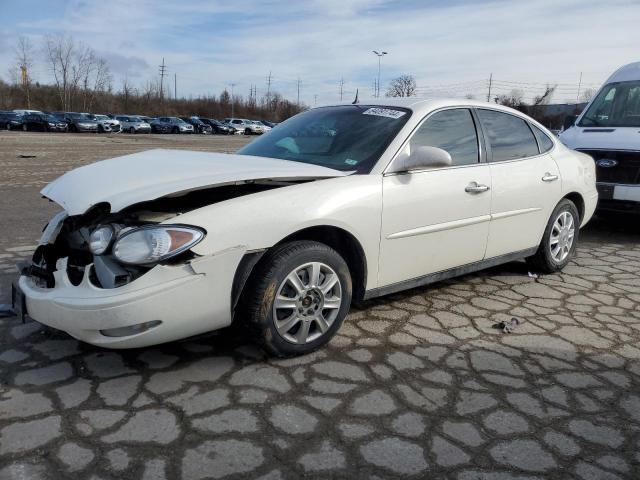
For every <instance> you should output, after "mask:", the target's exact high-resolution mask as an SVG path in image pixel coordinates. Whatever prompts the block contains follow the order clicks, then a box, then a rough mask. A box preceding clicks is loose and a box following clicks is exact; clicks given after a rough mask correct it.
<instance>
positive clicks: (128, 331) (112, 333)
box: [100, 320, 162, 337]
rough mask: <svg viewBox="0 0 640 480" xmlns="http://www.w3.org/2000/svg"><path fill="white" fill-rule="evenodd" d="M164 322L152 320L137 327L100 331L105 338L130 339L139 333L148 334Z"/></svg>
mask: <svg viewBox="0 0 640 480" xmlns="http://www.w3.org/2000/svg"><path fill="white" fill-rule="evenodd" d="M161 323H162V322H161V321H160V320H151V321H150V322H144V323H138V324H136V325H130V326H128V327H118V328H109V329H107V330H100V333H101V334H102V335H104V336H105V337H129V336H131V335H137V334H138V333H143V332H146V331H147V330H151V329H152V328H155V327H157V326H158V325H160V324H161Z"/></svg>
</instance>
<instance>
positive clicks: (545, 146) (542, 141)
mask: <svg viewBox="0 0 640 480" xmlns="http://www.w3.org/2000/svg"><path fill="white" fill-rule="evenodd" d="M531 128H532V129H533V133H534V134H535V135H536V139H537V140H538V145H539V146H540V153H545V152H548V151H549V150H551V149H552V148H553V140H551V139H550V138H549V135H547V134H546V133H544V132H543V131H542V130H540V129H539V128H538V127H536V126H535V125H531Z"/></svg>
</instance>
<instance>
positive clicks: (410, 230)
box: [14, 99, 597, 356]
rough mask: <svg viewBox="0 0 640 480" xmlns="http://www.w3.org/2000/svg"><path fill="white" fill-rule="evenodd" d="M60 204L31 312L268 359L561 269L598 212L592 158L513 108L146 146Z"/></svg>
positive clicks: (68, 188) (467, 108)
mask: <svg viewBox="0 0 640 480" xmlns="http://www.w3.org/2000/svg"><path fill="white" fill-rule="evenodd" d="M42 194H43V195H44V196H45V197H47V198H49V199H51V200H53V201H55V202H57V203H58V204H59V205H60V206H61V207H62V208H63V209H64V210H63V211H62V212H61V213H60V214H59V215H57V216H56V217H54V218H53V219H52V220H51V221H50V222H49V224H48V226H47V227H46V228H45V230H44V232H43V235H42V239H41V241H40V246H39V248H38V249H37V250H36V252H35V254H34V257H33V259H32V261H31V262H30V263H29V264H28V265H26V266H24V267H23V268H22V274H21V276H20V279H19V282H18V284H17V287H16V290H15V292H14V293H15V295H14V300H15V302H16V308H17V310H18V311H19V313H20V314H21V315H24V314H28V315H29V316H30V317H32V318H33V319H35V320H37V321H39V322H41V323H44V324H46V325H49V326H51V327H54V328H57V329H60V330H64V331H65V332H68V333H69V334H70V335H72V336H73V337H75V338H78V339H80V340H84V341H86V342H89V343H92V344H95V345H101V346H105V347H112V348H127V347H142V346H147V345H153V344H158V343H162V342H168V341H172V340H178V339H182V338H185V337H189V336H192V335H197V334H201V333H203V332H207V331H211V330H216V329H219V328H222V327H226V326H228V325H230V324H231V322H232V321H235V322H243V324H244V325H245V326H246V331H247V332H250V333H253V334H255V335H256V336H257V338H258V339H260V340H261V341H262V343H263V344H264V346H265V348H266V349H267V350H268V351H270V352H271V353H272V354H275V355H282V356H286V355H297V354H303V353H307V352H309V351H312V350H314V349H316V348H318V347H319V346H321V345H323V344H325V343H326V342H327V341H328V340H329V339H330V338H331V337H332V336H333V335H334V334H335V333H336V331H337V330H338V329H339V328H340V325H341V324H342V322H343V320H344V318H345V316H346V315H347V312H348V311H349V307H350V305H351V302H352V300H359V301H360V300H367V299H370V298H373V297H377V296H381V295H387V294H390V293H393V292H398V291H400V290H405V289H408V288H415V287H419V286H422V285H426V284H428V283H431V282H435V281H439V280H442V279H446V278H450V277H454V276H457V275H462V274H466V273H469V272H473V271H477V270H480V269H483V268H486V267H489V266H493V265H497V264H501V263H504V262H509V261H512V260H516V259H523V258H526V259H527V260H528V261H529V262H530V264H531V265H532V266H533V268H535V269H537V270H538V271H540V272H555V271H558V270H560V269H562V268H563V267H564V266H565V265H567V263H568V262H569V260H570V259H571V257H572V255H573V254H574V252H575V249H576V244H577V240H578V233H579V228H580V227H581V226H583V225H584V224H585V223H587V221H589V219H590V218H591V216H592V214H593V211H594V209H595V206H596V202H597V192H596V188H595V173H594V163H593V160H592V159H591V157H589V156H587V155H584V154H582V153H579V152H575V151H571V150H569V149H567V148H565V147H564V146H563V145H562V144H561V143H560V142H559V141H558V140H557V139H556V138H555V136H554V135H553V134H551V133H550V132H549V131H548V130H546V129H545V128H544V127H542V126H541V125H540V124H538V123H537V122H535V121H534V120H532V119H531V118H528V117H527V116H525V115H523V114H522V113H519V112H517V111H515V110H512V109H509V108H505V107H501V106H497V105H492V104H488V103H480V102H472V101H445V100H439V101H424V100H415V99H413V100H406V101H402V100H394V101H391V102H379V101H376V102H375V104H370V105H364V104H363V105H360V104H356V105H353V104H347V105H335V106H326V107H319V108H314V109H312V110H309V111H306V112H304V113H301V114H299V115H297V116H295V117H293V118H291V119H289V120H287V121H286V122H284V123H282V124H281V125H279V126H278V127H277V128H276V129H274V130H272V131H271V132H269V133H268V134H266V135H263V136H262V137H260V138H258V139H256V140H255V141H253V142H251V143H250V144H248V145H247V146H245V147H244V148H243V149H241V150H240V151H239V152H238V153H237V154H235V155H226V154H217V153H204V152H185V151H180V150H151V151H146V152H142V153H136V154H133V155H127V156H124V157H119V158H114V159H111V160H105V161H101V162H97V163H94V164H92V165H88V166H85V167H81V168H78V169H76V170H73V171H71V172H69V173H67V174H65V175H63V176H62V177H61V178H59V179H57V180H56V181H54V182H53V183H51V184H50V185H48V186H47V187H45V188H44V189H43V190H42Z"/></svg>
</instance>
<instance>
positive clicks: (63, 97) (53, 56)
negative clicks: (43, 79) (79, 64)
mask: <svg viewBox="0 0 640 480" xmlns="http://www.w3.org/2000/svg"><path fill="white" fill-rule="evenodd" d="M45 51H46V54H47V59H48V60H49V63H50V67H51V73H52V74H53V79H54V81H55V83H56V87H57V89H58V96H59V97H60V107H61V108H62V109H63V110H69V109H70V106H71V88H70V87H71V72H72V61H73V54H74V52H75V43H74V41H73V39H72V38H71V37H68V36H65V35H57V36H48V37H47V39H46V42H45Z"/></svg>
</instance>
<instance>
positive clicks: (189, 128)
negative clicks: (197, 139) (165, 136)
mask: <svg viewBox="0 0 640 480" xmlns="http://www.w3.org/2000/svg"><path fill="white" fill-rule="evenodd" d="M151 128H152V129H154V131H157V132H159V133H193V125H191V124H189V123H187V122H185V121H184V120H182V119H181V118H178V117H158V118H156V119H155V120H154V121H153V122H152V124H151Z"/></svg>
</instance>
